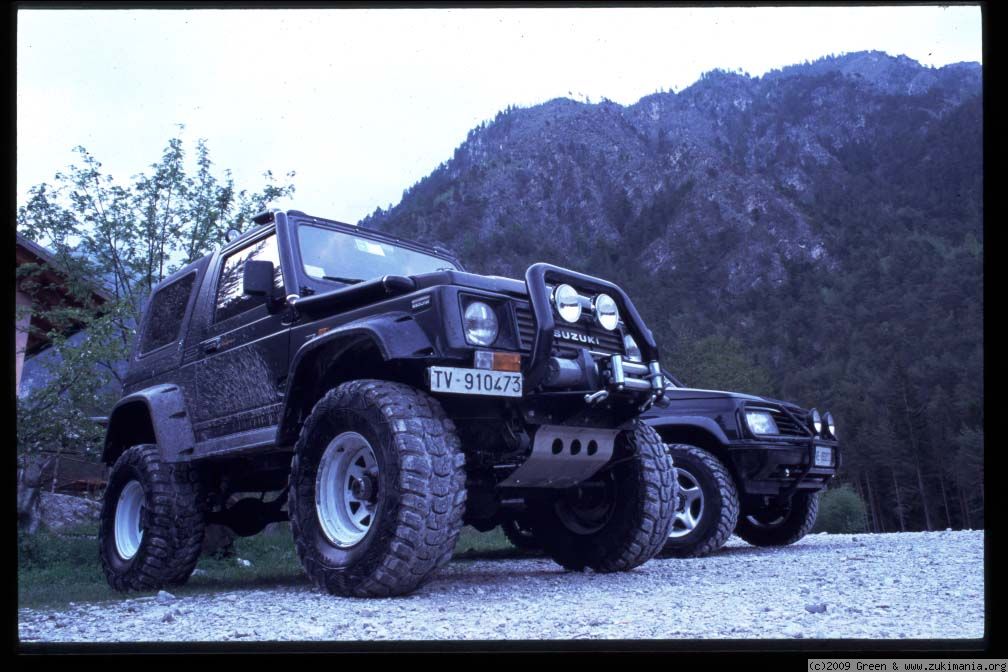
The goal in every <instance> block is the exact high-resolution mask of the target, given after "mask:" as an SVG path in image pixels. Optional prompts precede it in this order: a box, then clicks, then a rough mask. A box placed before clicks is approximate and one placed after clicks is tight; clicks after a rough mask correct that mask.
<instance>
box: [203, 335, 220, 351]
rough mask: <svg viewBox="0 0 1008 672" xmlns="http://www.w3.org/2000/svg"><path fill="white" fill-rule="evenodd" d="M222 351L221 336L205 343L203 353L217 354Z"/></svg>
mask: <svg viewBox="0 0 1008 672" xmlns="http://www.w3.org/2000/svg"><path fill="white" fill-rule="evenodd" d="M219 349H220V336H217V337H216V338H211V339H210V340H209V341H203V352H216V351H217V350H219Z"/></svg>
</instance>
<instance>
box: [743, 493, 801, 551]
mask: <svg viewBox="0 0 1008 672" xmlns="http://www.w3.org/2000/svg"><path fill="white" fill-rule="evenodd" d="M818 513H819V493H818V492H796V493H795V494H794V495H793V496H792V498H791V506H790V508H789V509H788V511H787V513H786V514H785V515H784V518H783V520H781V521H780V522H779V523H776V524H774V525H772V526H769V527H763V526H759V525H754V524H753V523H752V521H750V520H749V519H748V516H750V515H752V516H759V515H772V514H768V513H767V512H765V511H755V512H749V511H743V512H742V515H741V516H739V520H738V525H737V526H736V527H735V534H737V535H738V536H740V537H741V538H742V539H744V540H745V541H747V542H749V543H750V544H752V545H753V546H787V545H789V544H793V543H795V542H796V541H798V540H799V539H801V538H802V537H804V536H805V535H806V534H808V533H809V530H811V529H812V526H813V525H815V521H816V515H818Z"/></svg>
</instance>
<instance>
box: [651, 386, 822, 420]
mask: <svg viewBox="0 0 1008 672" xmlns="http://www.w3.org/2000/svg"><path fill="white" fill-rule="evenodd" d="M665 398H666V399H668V400H670V401H672V402H673V403H674V402H676V401H688V400H693V399H738V400H740V401H756V402H763V403H766V404H774V405H776V406H784V407H786V408H787V409H788V410H790V411H791V412H793V413H801V414H804V413H805V412H806V409H804V408H802V407H801V406H799V405H798V404H795V403H793V402H790V401H782V400H780V399H771V398H770V397H759V396H756V395H754V394H745V393H743V392H726V391H724V390H698V389H695V388H692V387H675V388H666V389H665Z"/></svg>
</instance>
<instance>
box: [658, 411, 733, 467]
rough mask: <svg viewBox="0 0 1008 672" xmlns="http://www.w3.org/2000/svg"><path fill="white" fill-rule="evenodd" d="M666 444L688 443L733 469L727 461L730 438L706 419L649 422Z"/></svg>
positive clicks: (680, 418) (660, 419) (693, 418)
mask: <svg viewBox="0 0 1008 672" xmlns="http://www.w3.org/2000/svg"><path fill="white" fill-rule="evenodd" d="M647 424H649V425H651V427H653V428H654V430H655V431H656V432H658V435H659V436H660V437H661V438H662V441H663V442H665V443H687V444H689V445H691V446H696V447H698V448H703V449H704V450H706V451H707V452H709V453H711V454H712V455H714V456H715V457H717V458H718V459H719V460H720V461H721V462H722V463H723V464H724V465H725V467H726V468H729V469H730V468H731V465H730V461H729V460H728V459H727V457H728V451H727V443H728V438H727V437H726V436H725V434H724V431H722V430H721V428H720V427H718V425H717V423H716V422H714V421H713V420H711V419H710V418H704V417H678V418H658V419H657V421H651V420H648V421H647Z"/></svg>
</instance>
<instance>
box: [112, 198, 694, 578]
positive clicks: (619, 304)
mask: <svg viewBox="0 0 1008 672" xmlns="http://www.w3.org/2000/svg"><path fill="white" fill-rule="evenodd" d="M254 221H255V224H256V226H255V228H253V229H252V230H249V231H247V232H246V233H244V234H243V235H241V237H239V238H237V239H235V240H233V241H232V242H230V243H228V244H227V245H226V246H225V247H224V248H223V249H220V250H218V251H217V252H214V253H212V254H209V255H207V256H205V257H203V258H202V259H199V260H198V261H195V262H193V263H192V264H190V265H188V266H186V267H185V268H183V269H181V270H179V271H178V272H176V273H174V274H173V275H171V276H170V277H168V278H166V279H165V280H164V281H163V282H161V283H159V284H158V286H157V287H155V288H154V291H153V293H152V295H151V298H150V300H149V302H148V304H147V306H146V308H145V310H144V316H143V319H142V322H141V324H140V325H139V329H138V335H137V341H136V346H135V348H134V352H133V354H132V356H131V358H130V362H129V370H128V373H127V375H126V379H125V385H124V396H123V398H122V399H121V400H120V401H119V402H118V404H117V405H116V406H115V408H114V410H113V411H112V413H111V416H110V418H109V425H108V430H107V436H106V442H105V449H104V460H105V461H106V463H107V464H109V465H110V466H111V472H110V477H109V483H108V487H107V489H106V492H105V497H104V505H103V511H102V520H101V532H100V548H101V562H102V566H103V569H104V572H105V575H106V577H107V578H108V581H109V583H110V584H111V585H112V586H113V587H114V588H116V589H119V590H131V589H132V590H146V589H155V588H158V587H160V586H164V585H170V584H177V583H182V582H185V581H186V580H187V579H188V577H189V575H190V574H191V573H192V570H193V568H194V566H195V564H196V561H197V558H198V555H199V552H200V546H201V542H202V538H203V534H204V528H205V525H207V524H209V523H217V524H222V525H226V526H228V527H230V528H231V529H232V530H234V531H235V532H236V533H237V534H240V535H252V534H256V533H257V532H259V531H261V530H262V529H263V528H264V527H265V526H266V525H267V524H268V523H270V522H274V521H284V520H288V519H289V520H290V523H291V530H292V532H293V537H294V542H295V545H296V548H297V553H298V556H299V557H300V559H301V562H302V565H303V566H304V569H305V571H306V572H307V574H308V575H309V576H310V577H311V578H312V580H313V581H314V582H315V583H316V584H317V585H319V586H320V587H322V588H324V589H325V590H328V591H329V592H331V593H335V594H340V595H359V596H378V595H393V594H401V593H405V592H408V591H410V590H413V589H414V588H416V587H417V586H419V585H420V584H421V583H422V582H423V581H424V580H425V579H426V578H427V577H428V576H430V574H431V573H432V572H433V571H434V570H435V569H437V568H438V567H440V566H441V565H443V564H444V563H445V562H447V561H448V560H449V558H450V557H451V555H452V550H453V548H454V546H455V543H456V540H457V538H458V535H459V531H460V529H461V527H462V525H463V523H467V524H470V525H473V526H474V527H476V528H477V529H480V530H484V531H485V530H489V529H491V528H493V527H495V526H496V525H499V524H506V523H508V522H509V521H511V520H512V519H514V518H515V517H516V516H521V517H522V519H523V520H525V521H527V524H528V525H530V526H531V527H532V528H533V529H534V530H535V532H536V536H537V538H539V539H541V540H543V544H544V546H545V549H546V551H547V552H548V553H549V554H550V555H551V556H552V557H553V558H554V559H555V560H556V561H557V562H558V563H560V564H561V565H563V566H564V567H566V568H569V569H573V570H583V569H584V568H586V567H590V568H592V569H594V570H596V571H602V572H610V571H623V570H629V569H631V568H633V567H636V566H638V565H640V564H641V563H643V562H645V561H647V560H648V559H649V558H651V557H652V556H654V555H655V554H656V553H658V552H659V551H660V550H661V548H662V547H663V545H664V544H665V542H666V540H667V538H668V535H669V532H670V530H671V529H672V522H673V519H674V505H675V501H676V497H677V495H676V491H677V484H676V479H675V477H674V468H673V466H672V462H671V460H670V458H669V457H668V455H667V453H666V451H665V448H664V446H663V444H662V441H661V438H660V437H659V436H658V433H657V432H655V430H654V429H652V428H651V427H649V426H647V425H645V424H643V423H642V422H641V421H639V420H638V416H639V415H640V414H641V413H643V412H644V411H645V410H647V409H648V408H649V407H650V406H651V405H652V404H653V403H654V402H655V401H656V400H659V399H660V398H661V397H663V396H664V395H665V393H666V390H665V385H664V382H663V377H662V376H661V371H660V367H659V362H658V349H657V347H656V345H655V340H654V337H653V336H652V334H651V332H650V331H649V330H648V328H647V327H646V326H645V325H644V323H643V322H642V320H641V318H640V316H639V314H638V313H637V311H636V310H635V309H634V306H633V303H632V302H631V301H630V299H629V298H628V297H627V295H626V294H625V293H624V292H623V291H622V290H621V289H620V288H619V287H617V286H615V285H614V284H612V283H610V282H606V281H605V280H601V279H598V278H594V277H591V276H588V275H583V274H580V273H576V272H573V271H569V270H566V269H563V268H558V267H556V266H551V265H549V264H535V265H533V266H531V267H529V269H528V271H527V272H526V274H525V278H524V281H519V280H511V279H507V278H501V277H494V276H484V275H474V274H470V273H466V272H464V271H463V270H462V267H461V265H460V264H459V262H458V260H457V259H455V258H454V257H453V256H452V255H451V254H450V253H449V252H447V251H445V250H443V249H440V248H436V247H430V246H427V245H421V244H419V243H414V242H409V241H405V240H400V239H398V238H395V237H393V236H390V235H386V234H383V233H379V232H376V231H371V230H367V229H362V228H359V227H356V226H352V225H347V224H341V223H338V222H333V221H329V220H325V219H320V218H317V217H312V216H309V215H306V214H304V213H302V212H299V211H295V210H291V211H287V212H281V211H270V212H265V213H262V214H261V215H259V216H257V217H256V218H255V220H254Z"/></svg>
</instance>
